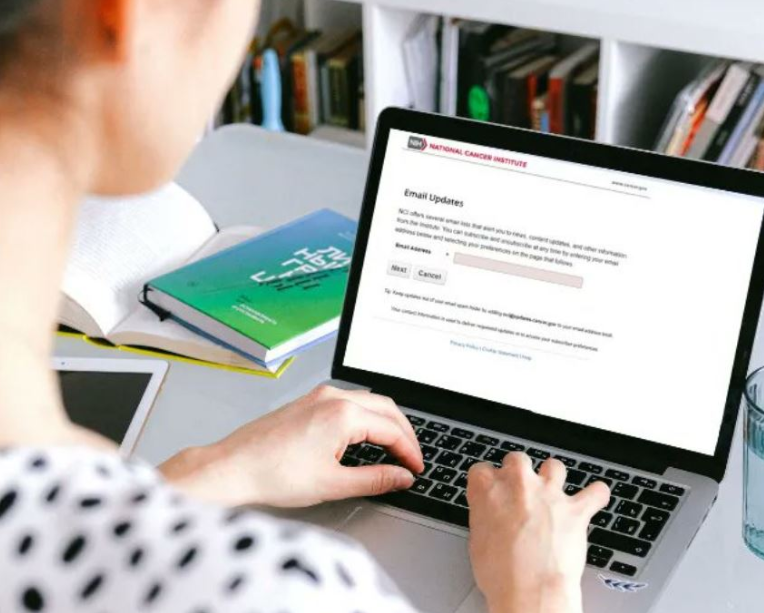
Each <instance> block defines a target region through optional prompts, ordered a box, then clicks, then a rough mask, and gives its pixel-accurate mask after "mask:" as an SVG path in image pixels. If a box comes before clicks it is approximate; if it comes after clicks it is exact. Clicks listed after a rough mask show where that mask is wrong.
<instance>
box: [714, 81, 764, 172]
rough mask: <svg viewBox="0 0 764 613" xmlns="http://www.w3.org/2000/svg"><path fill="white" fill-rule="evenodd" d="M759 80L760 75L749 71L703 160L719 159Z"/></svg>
mask: <svg viewBox="0 0 764 613" xmlns="http://www.w3.org/2000/svg"><path fill="white" fill-rule="evenodd" d="M760 82H761V76H760V75H759V74H758V73H756V72H755V71H754V72H751V73H750V75H749V76H748V80H747V81H746V83H745V86H744V87H743V89H742V90H741V92H740V94H739V95H738V97H737V100H736V101H735V104H734V105H733V107H732V109H731V110H730V112H729V114H728V115H727V119H725V120H724V123H723V124H722V125H721V126H720V127H719V129H718V130H717V132H716V135H715V136H714V139H713V141H712V142H711V144H710V145H709V147H708V149H707V150H706V153H705V154H704V155H703V159H704V160H707V161H709V162H716V161H717V160H718V159H719V157H720V156H721V154H722V152H723V151H724V148H725V147H726V146H727V143H728V142H729V140H730V139H731V138H732V134H733V133H734V131H735V128H737V126H738V124H739V123H740V122H741V120H742V119H743V115H744V114H745V111H746V109H747V108H748V105H749V104H750V102H751V99H752V98H753V96H754V94H755V93H756V90H757V88H758V86H759V83H760Z"/></svg>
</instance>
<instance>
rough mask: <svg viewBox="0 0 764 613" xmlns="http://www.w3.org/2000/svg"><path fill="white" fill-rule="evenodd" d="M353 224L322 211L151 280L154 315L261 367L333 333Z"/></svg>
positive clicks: (149, 290) (149, 296)
mask: <svg viewBox="0 0 764 613" xmlns="http://www.w3.org/2000/svg"><path fill="white" fill-rule="evenodd" d="M356 230H357V224H356V223H355V222H353V221H351V220H349V219H347V218H346V217H344V216H342V215H340V214H338V213H335V212H333V211H331V210H328V209H325V210H321V211H318V212H316V213H313V214H311V215H308V216H306V217H303V218H302V219H299V220H297V221H294V222H292V223H290V224H287V225H286V226H283V227H281V228H277V229H275V230H272V231H270V232H266V233H263V234H261V235H259V236H257V237H256V238H254V239H252V240H249V241H246V242H244V243H241V244H239V245H237V246H235V247H233V248H231V249H228V250H226V251H223V252H221V253H218V254H216V255H213V256H211V257H208V258H205V259H202V260H198V261H196V262H194V263H192V264H190V265H188V266H185V267H183V268H180V269H178V270H175V271H173V272H169V273H167V274H165V275H162V276H160V277H157V278H155V279H152V280H150V281H149V282H148V283H147V284H146V286H145V288H144V299H145V301H146V302H147V303H148V304H150V305H151V306H152V307H153V308H154V309H155V310H156V311H157V312H159V313H163V314H164V315H165V316H168V317H171V318H173V319H174V320H175V321H177V322H179V323H181V324H182V325H183V326H186V327H187V328H189V329H190V330H193V331H194V332H196V333H199V334H201V335H203V336H205V337H209V338H213V339H215V341H216V342H219V343H222V344H223V345H224V346H226V347H228V348H230V349H231V350H232V351H234V352H237V353H239V354H241V355H244V356H247V357H248V358H249V359H250V360H253V361H256V362H258V363H261V364H264V365H271V364H272V363H274V362H282V361H283V360H285V359H287V358H289V357H291V356H293V355H295V354H297V353H298V352H300V351H302V350H304V349H305V348H307V347H309V346H311V345H313V344H315V343H318V342H320V341H322V340H324V339H326V338H329V337H331V336H332V335H333V334H335V333H336V331H337V327H338V325H339V317H340V313H341V310H342V305H343V301H344V296H345V290H346V288H347V277H348V269H349V264H350V259H351V255H352V250H353V245H354V242H355V236H356Z"/></svg>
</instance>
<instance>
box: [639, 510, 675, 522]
mask: <svg viewBox="0 0 764 613" xmlns="http://www.w3.org/2000/svg"><path fill="white" fill-rule="evenodd" d="M669 517H671V515H669V514H668V513H667V512H666V511H661V510H659V509H654V508H653V507H646V508H645V512H644V513H642V521H644V522H655V523H656V524H665V523H666V522H667V521H668V519H669Z"/></svg>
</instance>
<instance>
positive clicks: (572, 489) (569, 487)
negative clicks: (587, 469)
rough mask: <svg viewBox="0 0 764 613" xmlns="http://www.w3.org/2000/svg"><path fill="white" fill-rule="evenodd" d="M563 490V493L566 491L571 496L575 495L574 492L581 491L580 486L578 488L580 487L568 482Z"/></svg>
mask: <svg viewBox="0 0 764 613" xmlns="http://www.w3.org/2000/svg"><path fill="white" fill-rule="evenodd" d="M564 491H565V493H566V494H567V495H568V496H573V495H575V494H578V492H580V491H581V488H580V487H576V486H575V485H571V484H570V483H568V484H567V485H566V486H565V490H564Z"/></svg>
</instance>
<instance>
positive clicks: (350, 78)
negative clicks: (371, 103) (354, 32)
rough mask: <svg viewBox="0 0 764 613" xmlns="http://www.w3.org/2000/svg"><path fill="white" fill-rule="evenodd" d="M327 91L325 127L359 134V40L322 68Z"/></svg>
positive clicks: (360, 49) (361, 76)
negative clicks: (326, 125) (338, 128)
mask: <svg viewBox="0 0 764 613" xmlns="http://www.w3.org/2000/svg"><path fill="white" fill-rule="evenodd" d="M321 71H322V72H321V80H322V83H325V88H326V90H325V91H326V94H325V95H326V107H325V109H324V117H323V119H324V123H326V124H328V125H330V126H337V127H340V128H349V129H351V130H358V127H359V125H360V117H359V114H358V95H359V91H360V86H361V81H362V79H363V45H362V42H361V39H360V38H359V37H356V38H355V39H354V40H352V41H351V42H350V43H349V44H348V45H346V46H345V47H344V48H343V49H342V50H340V51H339V53H337V54H336V55H334V56H333V57H331V58H329V60H328V61H327V62H326V64H325V65H324V66H323V67H322V68H321Z"/></svg>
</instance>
